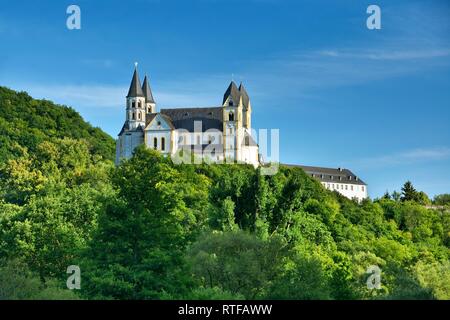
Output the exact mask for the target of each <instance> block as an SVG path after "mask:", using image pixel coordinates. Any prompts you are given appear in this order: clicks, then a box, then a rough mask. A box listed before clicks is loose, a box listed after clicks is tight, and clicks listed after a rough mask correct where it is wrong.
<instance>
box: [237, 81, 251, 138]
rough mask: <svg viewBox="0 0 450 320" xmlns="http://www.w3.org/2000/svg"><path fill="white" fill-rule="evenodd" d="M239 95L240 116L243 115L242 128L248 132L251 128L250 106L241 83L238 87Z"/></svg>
mask: <svg viewBox="0 0 450 320" xmlns="http://www.w3.org/2000/svg"><path fill="white" fill-rule="evenodd" d="M239 93H240V94H241V97H242V114H243V121H242V122H243V123H242V126H243V127H244V128H245V129H247V130H250V129H251V128H252V106H251V103H250V98H249V97H248V93H247V91H246V90H245V88H244V85H243V84H242V83H241V84H240V86H239Z"/></svg>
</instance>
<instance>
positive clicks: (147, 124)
mask: <svg viewBox="0 0 450 320" xmlns="http://www.w3.org/2000/svg"><path fill="white" fill-rule="evenodd" d="M251 112H252V108H251V103H250V98H249V96H248V94H247V91H246V90H245V88H244V86H243V85H242V84H241V85H240V86H239V87H237V86H236V84H235V83H234V82H233V81H232V82H231V83H230V85H229V86H228V89H227V90H226V92H225V94H224V97H223V102H222V105H221V106H216V107H207V108H176V109H161V110H160V111H159V112H158V111H157V110H156V102H155V100H154V98H153V94H152V90H151V88H150V84H149V80H148V77H147V76H146V77H145V78H144V82H143V84H142V86H141V82H140V79H139V75H138V71H137V68H135V70H134V74H133V78H132V80H131V85H130V89H129V90H128V94H127V97H126V113H125V123H124V125H123V127H122V130H121V131H120V133H119V136H118V140H117V145H116V164H118V163H119V162H120V161H121V159H128V158H130V157H131V156H132V154H133V150H134V149H135V148H136V147H137V146H139V145H141V144H145V145H146V146H147V147H148V148H152V149H155V150H159V151H160V152H161V153H162V154H164V155H174V154H176V153H179V152H180V151H187V152H189V153H193V154H195V156H196V157H197V158H201V159H203V160H205V161H208V160H209V161H213V162H220V161H224V162H236V163H248V164H252V165H253V166H255V167H257V166H258V165H259V163H260V160H259V152H258V145H257V144H256V142H255V141H254V139H253V138H252V136H251V132H252V130H251Z"/></svg>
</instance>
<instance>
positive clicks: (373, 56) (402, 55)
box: [318, 48, 450, 61]
mask: <svg viewBox="0 0 450 320" xmlns="http://www.w3.org/2000/svg"><path fill="white" fill-rule="evenodd" d="M318 54H319V55H322V56H325V57H333V58H343V59H364V60H397V61H398V60H400V61H406V60H416V59H433V58H440V57H448V56H450V48H448V49H445V48H444V49H431V50H423V49H418V50H395V49H393V50H389V49H388V50H386V49H384V50H372V51H367V50H364V51H359V50H357V49H356V50H353V51H352V50H347V51H345V50H338V49H335V50H322V51H319V52H318Z"/></svg>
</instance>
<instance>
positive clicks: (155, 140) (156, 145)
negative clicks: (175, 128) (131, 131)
mask: <svg viewBox="0 0 450 320" xmlns="http://www.w3.org/2000/svg"><path fill="white" fill-rule="evenodd" d="M153 148H154V149H157V148H158V139H157V138H153Z"/></svg>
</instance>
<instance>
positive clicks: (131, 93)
mask: <svg viewBox="0 0 450 320" xmlns="http://www.w3.org/2000/svg"><path fill="white" fill-rule="evenodd" d="M129 97H144V92H143V91H142V87H141V81H140V80H139V75H138V71H137V68H136V67H135V68H134V73H133V78H132V79H131V84H130V89H129V90H128V94H127V98H129Z"/></svg>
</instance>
